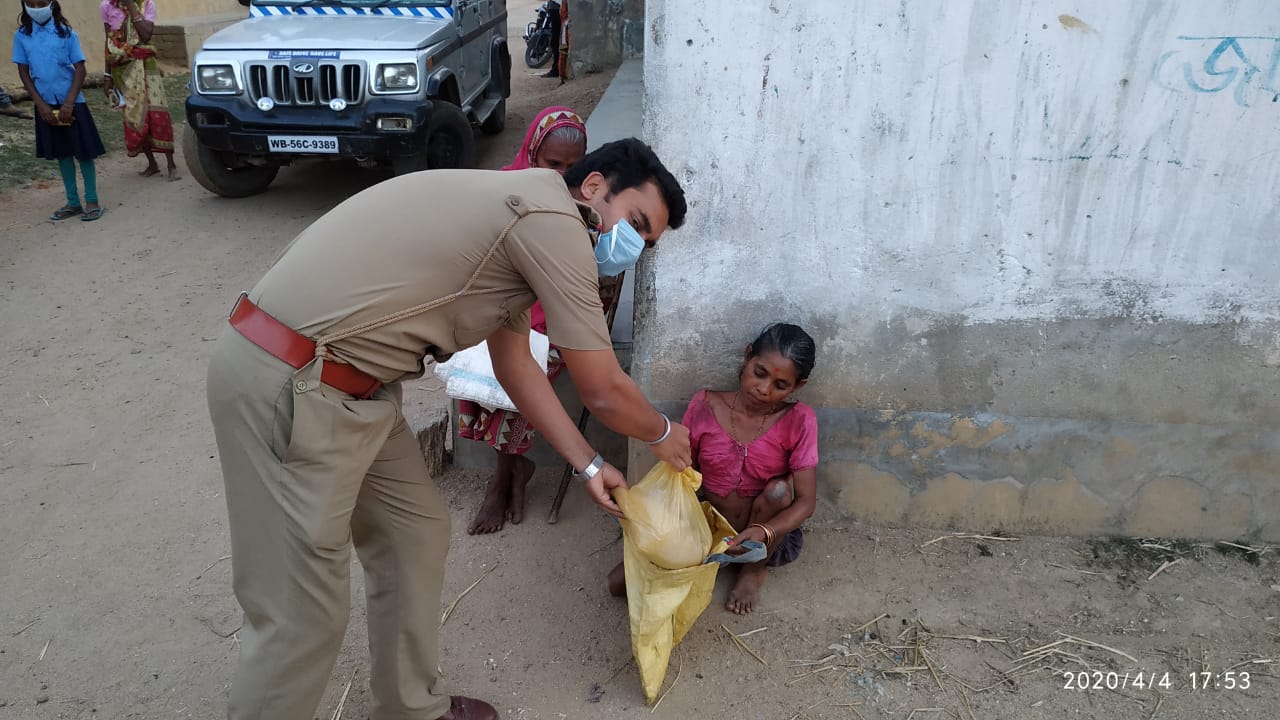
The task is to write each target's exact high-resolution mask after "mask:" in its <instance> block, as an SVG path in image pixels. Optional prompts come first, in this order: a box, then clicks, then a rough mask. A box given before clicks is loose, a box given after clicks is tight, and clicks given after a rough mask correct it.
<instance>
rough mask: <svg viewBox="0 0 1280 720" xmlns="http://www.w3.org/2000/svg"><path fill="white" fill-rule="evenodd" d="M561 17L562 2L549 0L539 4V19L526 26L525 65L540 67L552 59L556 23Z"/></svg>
mask: <svg viewBox="0 0 1280 720" xmlns="http://www.w3.org/2000/svg"><path fill="white" fill-rule="evenodd" d="M553 18H554V19H553ZM559 18H560V3H559V2H556V0H547V1H546V2H544V3H542V5H540V6H538V19H537V20H534V21H533V22H531V23H529V24H528V25H526V26H525V28H524V44H525V50H524V64H525V65H528V66H529V67H531V68H540V67H542V66H543V65H546V64H547V61H548V60H550V59H551V54H552V53H551V47H552V45H553V41H554V39H555V38H554V33H555V23H556V20H558V19H559Z"/></svg>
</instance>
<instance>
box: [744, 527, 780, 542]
mask: <svg viewBox="0 0 1280 720" xmlns="http://www.w3.org/2000/svg"><path fill="white" fill-rule="evenodd" d="M753 527H758V528H760V529H761V530H763V531H764V544H765V545H767V546H772V545H773V540H774V538H775V537H777V535H776V534H775V533H774V531H773V528H771V527H769V526H768V525H765V524H764V523H751V524H750V525H748V526H747V528H748V529H750V528H753Z"/></svg>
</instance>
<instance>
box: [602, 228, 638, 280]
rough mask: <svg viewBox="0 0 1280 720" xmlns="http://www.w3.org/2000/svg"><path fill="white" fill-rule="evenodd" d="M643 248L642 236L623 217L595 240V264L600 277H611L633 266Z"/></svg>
mask: <svg viewBox="0 0 1280 720" xmlns="http://www.w3.org/2000/svg"><path fill="white" fill-rule="evenodd" d="M643 250H644V238H642V237H640V233H639V232H637V231H636V229H635V228H633V227H631V223H629V222H627V221H626V220H625V219H622V220H619V221H618V224H617V225H614V226H613V229H612V230H610V231H609V232H607V233H600V239H599V240H598V241H596V265H598V266H599V267H598V268H597V269H598V271H599V273H600V277H613V276H614V275H621V274H622V273H624V272H626V271H627V270H630V269H631V268H633V267H635V264H636V261H637V260H639V259H640V253H641V251H643Z"/></svg>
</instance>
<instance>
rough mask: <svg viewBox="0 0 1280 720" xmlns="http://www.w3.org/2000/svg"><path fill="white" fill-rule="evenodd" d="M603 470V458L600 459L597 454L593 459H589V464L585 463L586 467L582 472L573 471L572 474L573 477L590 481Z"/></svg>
mask: <svg viewBox="0 0 1280 720" xmlns="http://www.w3.org/2000/svg"><path fill="white" fill-rule="evenodd" d="M603 468H604V458H602V457H600V454H599V453H597V454H596V456H595V457H593V458H591V462H589V463H587V466H586V467H584V468H582V470H575V471H574V473H573V474H574V476H575V477H579V478H582V479H583V480H590V479H591V478H593V477H595V476H596V475H599V474H600V471H601V470H602V469H603Z"/></svg>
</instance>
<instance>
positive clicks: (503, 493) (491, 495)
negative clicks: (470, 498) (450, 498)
mask: <svg viewBox="0 0 1280 720" xmlns="http://www.w3.org/2000/svg"><path fill="white" fill-rule="evenodd" d="M510 496H511V475H510V474H509V473H508V472H506V468H505V467H504V466H503V464H502V463H499V464H498V470H497V472H495V473H494V476H493V480H490V481H489V487H488V488H487V489H486V490H485V493H484V500H483V501H482V502H481V503H480V509H479V510H477V511H476V516H475V518H473V519H472V520H471V525H469V526H468V527H467V534H468V535H487V534H489V533H495V532H498V531H499V530H501V529H502V524H503V522H505V521H506V519H507V501H508V499H509V498H510Z"/></svg>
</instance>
